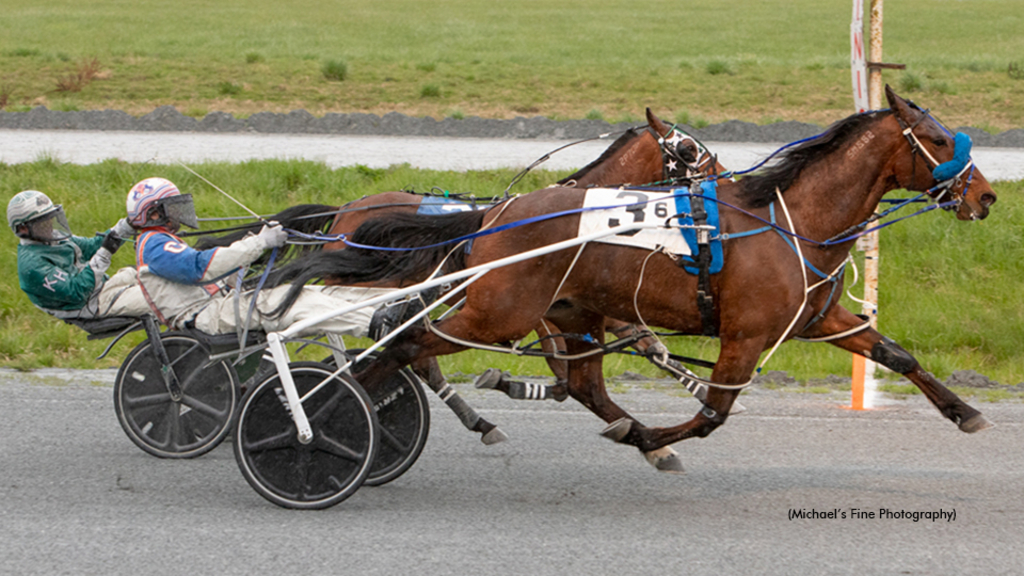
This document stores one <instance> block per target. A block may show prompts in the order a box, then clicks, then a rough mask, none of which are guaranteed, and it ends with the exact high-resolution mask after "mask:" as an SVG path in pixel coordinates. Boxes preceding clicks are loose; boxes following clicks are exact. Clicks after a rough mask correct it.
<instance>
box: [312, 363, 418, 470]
mask: <svg viewBox="0 0 1024 576" xmlns="http://www.w3.org/2000/svg"><path fill="white" fill-rule="evenodd" d="M360 352H362V350H348V351H346V353H347V354H349V355H350V356H352V357H355V356H356V355H358V354H359V353H360ZM373 358H374V355H372V354H371V355H370V357H369V358H366V359H364V360H363V361H362V362H360V363H359V364H357V365H356V366H355V367H354V369H353V372H358V371H359V370H362V369H363V368H364V367H365V365H366V363H368V362H370V361H371V360H373ZM324 363H325V364H328V365H330V366H334V367H335V368H337V365H336V364H335V362H334V357H333V356H329V357H328V358H327V359H325V360H324ZM367 393H369V394H370V399H371V400H372V401H373V409H374V411H375V412H376V413H377V421H378V422H379V423H380V428H381V441H380V449H379V450H378V451H377V459H376V460H374V462H373V468H371V469H370V476H369V477H368V478H367V479H366V482H365V484H366V485H367V486H380V485H382V484H387V483H388V482H391V481H392V480H394V479H395V478H398V477H399V476H401V475H402V474H405V473H406V471H408V470H409V468H412V465H413V464H415V463H416V460H417V459H418V458H419V457H420V454H421V453H422V452H423V447H424V446H426V444H427V436H428V435H429V433H430V404H429V403H428V400H427V394H426V392H425V391H424V390H423V385H422V384H421V383H420V379H419V377H418V376H416V374H415V373H414V372H413V371H412V370H410V369H409V368H402V369H401V370H400V371H399V372H398V373H397V374H395V375H393V376H392V377H391V378H389V379H388V380H387V381H386V382H384V383H383V384H382V385H380V386H377V387H376V388H375V389H374V390H373V391H372V392H370V391H369V390H367Z"/></svg>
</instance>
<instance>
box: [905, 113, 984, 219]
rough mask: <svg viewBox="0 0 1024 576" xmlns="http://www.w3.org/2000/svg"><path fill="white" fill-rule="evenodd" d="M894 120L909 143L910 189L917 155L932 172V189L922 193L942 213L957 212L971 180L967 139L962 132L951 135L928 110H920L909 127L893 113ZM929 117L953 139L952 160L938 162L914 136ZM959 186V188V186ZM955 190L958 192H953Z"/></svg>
mask: <svg viewBox="0 0 1024 576" xmlns="http://www.w3.org/2000/svg"><path fill="white" fill-rule="evenodd" d="M895 116H896V121H897V122H898V123H899V125H900V128H901V129H902V131H903V137H904V138H905V139H906V140H907V143H908V144H910V152H911V154H912V156H913V158H912V161H911V173H910V186H911V187H913V185H914V182H915V180H916V176H917V157H918V156H919V155H920V156H922V157H923V158H924V159H925V162H926V163H927V164H928V165H929V166H930V167H931V169H932V178H934V179H935V181H936V184H935V186H933V187H932V188H929V189H928V190H927V191H926V194H927V195H928V196H930V197H931V198H932V199H933V200H934V201H935V202H936V203H938V204H940V205H942V208H943V209H944V210H959V209H960V206H961V205H962V204H963V202H964V198H965V196H966V195H967V190H968V189H969V188H970V187H971V181H972V180H973V178H974V160H973V159H971V147H972V142H971V137H970V136H968V135H967V134H964V133H963V132H957V133H956V135H955V136H953V134H952V133H951V132H950V131H949V130H947V129H946V127H945V126H943V125H942V124H941V123H939V122H938V121H937V120H935V118H933V117H932V116H931V114H929V110H921V117H920V118H918V119H917V121H916V122H914V123H913V124H907V123H906V122H904V121H903V119H902V118H900V116H899V114H895ZM928 118H931V119H932V121H934V122H935V123H936V124H938V126H939V127H940V128H942V130H943V131H944V132H945V133H946V134H947V135H950V136H953V158H952V159H951V160H949V161H948V162H942V163H940V162H939V161H938V160H936V159H935V157H934V156H932V154H931V152H929V151H928V149H927V148H925V147H924V145H922V144H921V140H919V139H918V137H917V134H915V133H914V128H917V126H918V125H919V124H920V123H921V122H924V121H925V120H926V119H928ZM965 173H966V174H967V181H966V183H965V182H964V181H963V175H964V174H965ZM961 185H962V186H961ZM957 189H959V192H958V191H957ZM946 194H949V198H950V200H947V201H945V202H943V198H944V197H945V196H946Z"/></svg>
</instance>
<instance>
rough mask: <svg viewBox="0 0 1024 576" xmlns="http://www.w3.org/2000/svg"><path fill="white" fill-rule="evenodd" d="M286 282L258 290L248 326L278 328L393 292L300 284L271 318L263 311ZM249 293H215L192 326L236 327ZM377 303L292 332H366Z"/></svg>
mask: <svg viewBox="0 0 1024 576" xmlns="http://www.w3.org/2000/svg"><path fill="white" fill-rule="evenodd" d="M289 288H290V286H288V285H283V286H277V287H275V288H270V289H266V290H261V291H260V293H259V297H258V298H257V304H256V308H255V310H253V313H252V317H251V318H250V319H249V329H250V330H263V331H265V332H280V331H282V330H285V329H287V328H288V327H289V326H291V325H292V324H295V323H296V322H301V321H303V320H306V319H309V318H314V317H317V316H322V315H323V314H325V313H327V312H330V311H331V310H337V309H339V308H342V307H344V306H349V305H351V304H355V303H357V302H362V301H364V300H368V299H370V298H374V297H376V296H380V295H381V294H387V293H388V292H393V291H394V290H393V289H390V288H358V287H353V286H304V287H303V288H302V294H301V295H299V298H298V299H297V300H296V301H295V303H294V304H292V307H291V308H289V309H288V310H287V311H286V312H285V313H284V314H282V315H281V317H279V318H271V317H268V316H266V315H265V314H264V313H263V312H264V311H270V310H273V309H274V308H276V307H277V305H278V304H279V303H280V302H281V300H282V299H283V298H284V295H285V293H286V292H287V291H288V289H289ZM251 301H252V293H251V292H248V293H243V294H242V295H241V297H240V298H238V299H237V309H236V299H235V295H234V293H232V292H228V293H226V294H217V295H216V296H214V297H213V298H212V299H211V301H210V303H209V304H208V305H207V306H206V307H205V308H203V310H202V311H200V312H199V313H198V314H196V316H195V327H196V328H197V329H198V330H201V331H203V332H206V333H207V334H228V333H236V332H238V331H239V324H241V323H242V322H244V321H245V318H246V317H247V315H248V313H249V303H250V302H251ZM379 307H380V305H377V306H365V307H363V308H360V309H358V310H354V311H352V312H348V313H346V314H342V315H340V316H335V317H334V318H331V319H329V320H325V321H323V322H321V323H319V324H315V325H313V326H311V327H310V328H307V329H305V330H303V331H302V332H301V333H299V334H297V335H296V336H299V337H306V336H312V335H316V334H324V333H327V334H342V335H347V336H360V337H362V336H366V333H367V330H368V328H369V326H370V319H371V318H373V312H374V310H375V309H376V308H379Z"/></svg>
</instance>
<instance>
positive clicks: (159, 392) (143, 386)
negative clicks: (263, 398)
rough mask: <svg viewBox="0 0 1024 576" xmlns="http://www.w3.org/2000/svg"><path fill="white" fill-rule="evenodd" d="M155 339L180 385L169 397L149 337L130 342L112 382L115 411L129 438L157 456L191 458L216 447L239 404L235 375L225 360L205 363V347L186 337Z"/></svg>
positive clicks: (207, 358)
mask: <svg viewBox="0 0 1024 576" xmlns="http://www.w3.org/2000/svg"><path fill="white" fill-rule="evenodd" d="M160 341H161V342H162V343H163V346H164V349H165V350H166V351H167V357H168V359H169V360H170V362H171V368H172V369H173V371H174V374H175V375H176V376H177V379H178V382H179V384H180V386H181V391H182V398H181V400H178V401H176V400H174V399H173V398H171V394H170V392H168V390H167V386H166V385H165V383H164V378H163V375H162V374H161V365H160V361H159V360H158V359H157V355H156V352H155V351H154V350H153V346H152V344H151V343H150V341H149V340H146V341H145V342H143V343H141V344H139V345H138V346H136V347H135V349H134V350H132V351H131V353H129V354H128V357H127V358H126V359H125V361H124V363H123V364H121V368H120V370H118V372H117V379H116V380H115V381H114V411H115V412H117V420H118V422H120V423H121V427H122V428H123V429H124V431H125V433H126V434H128V438H130V439H131V441H132V442H134V443H135V444H136V445H137V446H138V447H139V448H142V449H143V450H145V451H146V452H148V453H150V454H152V455H153V456H157V457H160V458H195V457H196V456H200V455H202V454H205V453H207V452H209V451H210V450H213V449H214V448H216V447H217V445H218V444H220V442H221V441H222V440H224V438H225V436H227V434H228V431H229V430H230V422H231V418H232V416H233V415H234V412H235V407H236V405H237V403H238V376H237V375H236V374H235V370H234V368H232V367H231V364H230V363H229V362H226V361H220V362H216V363H213V364H210V365H207V364H208V363H209V361H210V351H209V349H207V348H206V346H204V345H203V344H202V343H200V342H199V341H198V340H196V339H195V338H192V337H190V336H184V335H178V334H170V335H165V336H163V337H162V338H161V339H160Z"/></svg>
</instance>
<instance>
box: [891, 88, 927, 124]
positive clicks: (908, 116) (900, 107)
mask: <svg viewBox="0 0 1024 576" xmlns="http://www.w3.org/2000/svg"><path fill="white" fill-rule="evenodd" d="M885 99H886V100H888V101H889V108H890V109H891V110H893V111H894V112H896V114H898V115H899V117H900V118H902V119H903V122H905V123H906V124H908V125H912V124H914V123H916V122H917V118H918V116H919V115H920V112H919V111H918V110H915V109H914V107H912V106H911V105H910V104H907V101H906V100H904V99H903V98H900V97H899V96H897V95H896V92H894V91H893V89H892V87H891V86H889V85H888V84H886V85H885Z"/></svg>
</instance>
